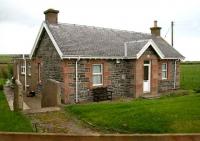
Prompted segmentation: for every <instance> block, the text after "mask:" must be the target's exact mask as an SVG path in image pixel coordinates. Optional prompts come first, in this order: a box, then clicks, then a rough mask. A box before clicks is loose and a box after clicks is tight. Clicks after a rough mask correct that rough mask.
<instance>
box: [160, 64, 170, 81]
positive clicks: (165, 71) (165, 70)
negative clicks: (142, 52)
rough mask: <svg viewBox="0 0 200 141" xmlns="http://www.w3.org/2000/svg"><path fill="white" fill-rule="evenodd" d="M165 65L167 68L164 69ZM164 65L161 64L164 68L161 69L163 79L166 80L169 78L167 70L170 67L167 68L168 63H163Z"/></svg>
mask: <svg viewBox="0 0 200 141" xmlns="http://www.w3.org/2000/svg"><path fill="white" fill-rule="evenodd" d="M163 65H165V66H166V69H163V67H162V66H163ZM162 66H161V69H162V71H161V76H162V80H166V79H167V73H168V72H167V69H168V68H167V63H162ZM163 73H165V74H166V75H165V76H166V77H163V75H162V74H163Z"/></svg>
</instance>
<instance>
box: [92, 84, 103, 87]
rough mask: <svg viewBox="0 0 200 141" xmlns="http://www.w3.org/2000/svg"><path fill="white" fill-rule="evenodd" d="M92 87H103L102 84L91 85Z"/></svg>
mask: <svg viewBox="0 0 200 141" xmlns="http://www.w3.org/2000/svg"><path fill="white" fill-rule="evenodd" d="M92 86H93V87H98V86H103V84H93V85H92Z"/></svg>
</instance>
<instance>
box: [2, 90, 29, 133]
mask: <svg viewBox="0 0 200 141" xmlns="http://www.w3.org/2000/svg"><path fill="white" fill-rule="evenodd" d="M0 131H8V132H32V131H33V130H32V126H31V123H30V120H29V119H28V118H26V117H25V116H24V115H22V114H21V113H19V112H12V111H10V109H9V106H8V103H7V101H6V98H5V95H4V94H3V92H2V91H0Z"/></svg>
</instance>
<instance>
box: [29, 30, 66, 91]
mask: <svg viewBox="0 0 200 141" xmlns="http://www.w3.org/2000/svg"><path fill="white" fill-rule="evenodd" d="M32 62H33V64H32V68H33V69H32V73H33V76H34V77H33V80H32V88H33V89H37V84H38V83H39V80H38V75H39V74H38V73H39V72H38V64H40V66H41V71H40V76H41V78H40V79H41V83H42V84H45V83H46V81H47V79H54V80H57V81H59V82H63V70H62V61H61V59H60V56H59V54H58V52H57V51H56V49H55V47H54V45H53V43H52V42H51V40H50V38H49V36H48V34H47V32H46V31H44V32H43V34H42V37H41V40H40V42H39V44H38V48H37V50H36V52H35V54H34V55H33V59H32Z"/></svg>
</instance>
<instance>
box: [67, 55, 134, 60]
mask: <svg viewBox="0 0 200 141" xmlns="http://www.w3.org/2000/svg"><path fill="white" fill-rule="evenodd" d="M77 58H78V56H77V55H74V56H73V55H70V56H68V55H67V56H63V59H77ZM80 58H81V59H111V60H114V59H137V58H136V57H116V56H113V57H112V56H110V57H109V56H108V57H99V56H97V57H95V56H80Z"/></svg>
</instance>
